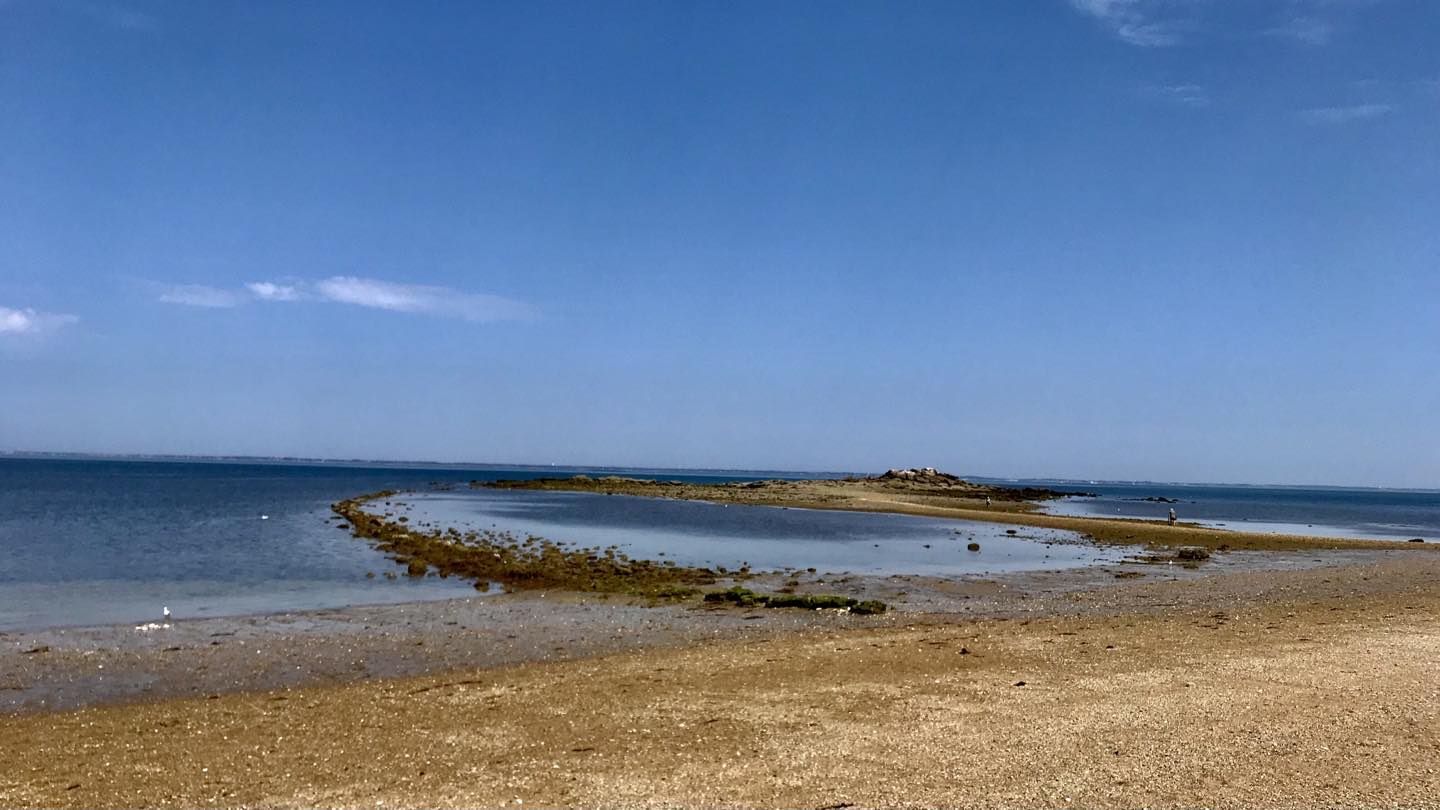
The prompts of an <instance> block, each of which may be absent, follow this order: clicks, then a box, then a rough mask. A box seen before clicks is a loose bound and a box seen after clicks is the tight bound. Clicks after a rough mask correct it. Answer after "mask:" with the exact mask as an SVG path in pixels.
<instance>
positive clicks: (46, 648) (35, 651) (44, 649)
mask: <svg viewBox="0 0 1440 810" xmlns="http://www.w3.org/2000/svg"><path fill="white" fill-rule="evenodd" d="M48 652H50V645H48V644H41V645H40V646H38V647H31V648H30V649H28V650H21V651H20V654H21V655H40V654H41V653H48Z"/></svg>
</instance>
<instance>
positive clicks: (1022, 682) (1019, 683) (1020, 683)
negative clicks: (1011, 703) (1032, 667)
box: [1015, 681, 1025, 686]
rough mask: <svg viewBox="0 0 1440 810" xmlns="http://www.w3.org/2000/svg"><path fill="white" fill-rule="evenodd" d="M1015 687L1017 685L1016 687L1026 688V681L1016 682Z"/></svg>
mask: <svg viewBox="0 0 1440 810" xmlns="http://www.w3.org/2000/svg"><path fill="white" fill-rule="evenodd" d="M1015 685H1016V686H1024V685H1025V682H1024V681H1016V682H1015Z"/></svg>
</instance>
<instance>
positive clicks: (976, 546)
mask: <svg viewBox="0 0 1440 810" xmlns="http://www.w3.org/2000/svg"><path fill="white" fill-rule="evenodd" d="M965 548H967V549H969V550H971V551H979V550H980V544H979V543H971V544H969V545H967V546H965Z"/></svg>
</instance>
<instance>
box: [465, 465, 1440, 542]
mask: <svg viewBox="0 0 1440 810" xmlns="http://www.w3.org/2000/svg"><path fill="white" fill-rule="evenodd" d="M940 475H942V476H943V474H940ZM471 486H474V487H481V488H489V489H516V490H549V491H560V492H593V493H600V494H610V495H645V496H650V497H661V498H675V499H678V500H694V501H712V502H716V503H731V504H743V505H751V506H784V507H791V508H806V509H831V510H840V511H852V512H885V513H893V514H904V515H918V516H924V517H938V518H950V519H955V520H978V521H989V522H993V523H1009V524H1014V525H1020V526H1031V527H1035V528H1045V529H1064V530H1068V531H1074V532H1078V533H1080V534H1083V535H1086V536H1088V537H1089V538H1090V539H1092V540H1094V541H1095V542H1097V543H1104V544H1121V545H1153V546H1195V547H1200V548H1205V549H1209V550H1219V551H1224V550H1229V549H1235V550H1254V551H1265V550H1275V551H1283V550H1297V549H1362V548H1371V549H1382V548H1388V549H1399V548H1404V549H1408V550H1415V551H1424V550H1429V551H1434V550H1436V549H1440V544H1436V543H1423V542H1422V543H1416V542H1410V541H1407V540H1371V539H1359V538H1338V537H1323V536H1313V535H1290V534H1270V533H1264V532H1244V531H1236V530H1232V529H1228V528H1227V529H1219V528H1212V527H1208V526H1202V525H1199V524H1194V523H1185V522H1181V523H1177V524H1176V525H1173V526H1172V525H1168V524H1167V523H1165V522H1163V521H1155V520H1144V519H1140V518H1109V517H1078V516H1071V515H1052V514H1047V513H1044V512H1040V511H1037V510H1038V507H1039V500H1041V499H1049V498H1052V497H1062V496H1065V495H1067V494H1076V493H1064V492H1059V491H1053V490H1048V491H1047V490H1039V489H1035V488H1028V489H1019V488H1013V487H1003V486H996V485H992V484H977V483H972V482H969V481H965V480H963V479H959V478H956V477H954V476H944V478H937V479H934V480H930V481H910V480H904V479H898V478H887V477H885V476H880V477H870V478H857V477H851V478H845V479H822V478H812V479H801V480H774V481H759V482H747V483H714V484H710V483H685V482H666V481H649V480H644V479H635V478H624V477H617V476H606V477H600V478H591V477H589V476H584V475H580V476H572V477H569V478H540V479H531V480H522V481H495V482H473V483H472V484H471ZM987 500H988V502H987Z"/></svg>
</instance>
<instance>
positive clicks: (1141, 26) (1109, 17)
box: [1070, 0, 1186, 48]
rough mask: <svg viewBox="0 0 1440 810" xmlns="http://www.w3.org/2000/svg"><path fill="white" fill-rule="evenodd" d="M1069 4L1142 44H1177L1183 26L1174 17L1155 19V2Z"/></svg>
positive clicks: (1124, 0)
mask: <svg viewBox="0 0 1440 810" xmlns="http://www.w3.org/2000/svg"><path fill="white" fill-rule="evenodd" d="M1070 5H1071V7H1072V8H1074V9H1075V10H1077V11H1079V12H1081V13H1082V14H1088V15H1089V16H1091V17H1093V18H1095V19H1096V20H1097V21H1099V22H1100V24H1101V25H1103V26H1105V27H1106V28H1108V29H1110V32H1111V33H1113V34H1114V35H1115V36H1117V37H1119V38H1120V39H1121V40H1123V41H1125V42H1128V43H1130V44H1131V45H1136V46H1139V47H1142V48H1164V47H1169V46H1172V45H1178V44H1180V34H1181V32H1182V30H1183V29H1184V28H1185V27H1186V26H1185V24H1183V23H1182V22H1180V21H1177V20H1167V19H1157V17H1156V15H1155V14H1154V12H1155V10H1156V9H1155V5H1156V4H1155V3H1153V2H1149V1H1148V0H1070Z"/></svg>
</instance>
